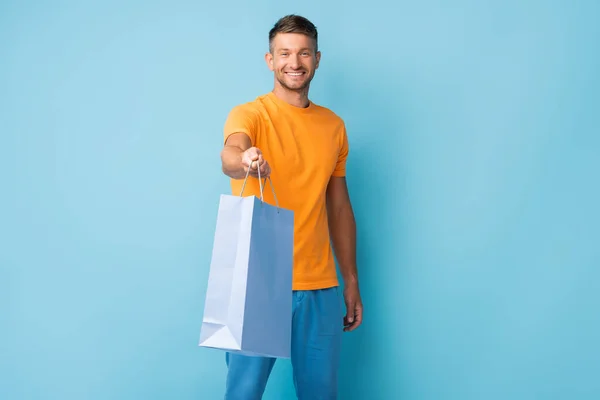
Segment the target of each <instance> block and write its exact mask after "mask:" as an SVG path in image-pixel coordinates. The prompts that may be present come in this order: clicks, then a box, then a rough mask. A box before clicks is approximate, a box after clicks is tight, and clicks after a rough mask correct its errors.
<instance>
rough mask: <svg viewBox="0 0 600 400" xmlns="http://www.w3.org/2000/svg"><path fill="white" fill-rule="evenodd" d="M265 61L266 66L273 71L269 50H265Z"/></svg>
mask: <svg viewBox="0 0 600 400" xmlns="http://www.w3.org/2000/svg"><path fill="white" fill-rule="evenodd" d="M265 62H266V63H267V67H269V69H270V70H271V71H273V69H274V67H273V54H271V52H267V54H265Z"/></svg>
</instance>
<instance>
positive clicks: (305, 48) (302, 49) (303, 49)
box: [277, 47, 311, 51]
mask: <svg viewBox="0 0 600 400" xmlns="http://www.w3.org/2000/svg"><path fill="white" fill-rule="evenodd" d="M305 50H308V51H311V49H310V47H303V48H301V49H298V51H305ZM277 51H290V49H278V50H277Z"/></svg>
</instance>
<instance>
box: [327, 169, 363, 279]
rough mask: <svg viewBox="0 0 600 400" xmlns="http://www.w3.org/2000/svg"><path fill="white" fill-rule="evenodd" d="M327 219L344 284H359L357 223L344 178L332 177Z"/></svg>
mask: <svg viewBox="0 0 600 400" xmlns="http://www.w3.org/2000/svg"><path fill="white" fill-rule="evenodd" d="M327 217H328V219H329V232H330V235H331V241H332V244H333V248H334V251H335V255H336V257H337V259H338V262H339V264H340V271H341V273H342V278H343V279H344V283H345V284H355V283H358V272H357V268H356V222H355V220H354V212H353V210H352V205H351V203H350V196H349V195H348V187H347V185H346V178H344V177H336V176H334V177H331V180H330V182H329V185H328V186H327Z"/></svg>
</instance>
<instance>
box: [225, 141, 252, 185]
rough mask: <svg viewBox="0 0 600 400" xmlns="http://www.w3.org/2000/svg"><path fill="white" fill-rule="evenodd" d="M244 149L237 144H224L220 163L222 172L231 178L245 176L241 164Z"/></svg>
mask: <svg viewBox="0 0 600 400" xmlns="http://www.w3.org/2000/svg"><path fill="white" fill-rule="evenodd" d="M243 153H244V151H243V150H242V148H241V147H238V146H225V147H224V148H223V150H222V151H221V163H222V169H223V173H224V174H225V175H227V176H229V177H230V178H233V179H242V178H244V177H245V176H246V171H245V169H244V165H243V164H242V154H243Z"/></svg>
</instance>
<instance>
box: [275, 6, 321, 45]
mask: <svg viewBox="0 0 600 400" xmlns="http://www.w3.org/2000/svg"><path fill="white" fill-rule="evenodd" d="M278 33H301V34H303V35H306V36H308V37H310V38H311V39H313V40H314V41H315V50H317V49H318V36H319V35H318V33H317V27H316V26H315V25H314V24H313V23H312V22H310V21H309V20H308V19H306V18H304V17H301V16H299V15H294V14H290V15H286V16H285V17H282V18H280V19H279V21H277V22H276V23H275V25H274V26H273V28H271V30H270V31H269V50H270V51H273V49H272V43H273V38H274V37H275V36H276V35H277V34H278Z"/></svg>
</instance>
